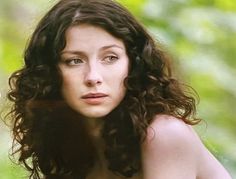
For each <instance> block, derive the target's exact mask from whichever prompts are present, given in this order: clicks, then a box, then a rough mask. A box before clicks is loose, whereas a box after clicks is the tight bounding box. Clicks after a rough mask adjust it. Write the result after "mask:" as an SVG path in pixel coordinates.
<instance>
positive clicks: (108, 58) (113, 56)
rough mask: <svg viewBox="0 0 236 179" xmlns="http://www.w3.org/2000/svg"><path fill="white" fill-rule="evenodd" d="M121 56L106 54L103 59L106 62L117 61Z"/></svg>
mask: <svg viewBox="0 0 236 179" xmlns="http://www.w3.org/2000/svg"><path fill="white" fill-rule="evenodd" d="M118 59H119V58H118V57H117V56H116V55H108V56H106V57H105V58H104V59H103V61H104V62H106V63H113V62H115V61H117V60H118Z"/></svg>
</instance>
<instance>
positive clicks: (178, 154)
mask: <svg viewBox="0 0 236 179" xmlns="http://www.w3.org/2000/svg"><path fill="white" fill-rule="evenodd" d="M142 157H143V172H144V179H164V178H165V179H223V178H224V179H231V177H230V175H229V174H228V172H227V171H226V170H225V169H224V167H223V166H222V165H221V164H220V163H219V162H218V161H217V160H216V158H215V157H214V156H213V155H212V154H211V153H210V152H209V151H208V150H207V149H206V147H205V146H204V145H203V143H202V142H201V140H200V139H199V137H198V136H197V134H196V133H195V131H194V130H193V129H192V128H191V126H189V125H186V124H185V123H184V122H183V121H181V120H179V119H176V118H174V117H171V116H167V115H158V116H156V118H155V120H154V121H153V123H152V124H151V125H150V127H149V129H148V136H147V139H146V141H145V143H144V144H143V146H142Z"/></svg>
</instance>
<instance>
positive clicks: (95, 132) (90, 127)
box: [84, 118, 104, 139]
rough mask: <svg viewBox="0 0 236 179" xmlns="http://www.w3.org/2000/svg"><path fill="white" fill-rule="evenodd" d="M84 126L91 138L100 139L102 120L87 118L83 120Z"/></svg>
mask: <svg viewBox="0 0 236 179" xmlns="http://www.w3.org/2000/svg"><path fill="white" fill-rule="evenodd" d="M84 124H85V126H86V128H87V131H88V133H89V135H91V137H92V138H94V139H97V138H100V137H101V130H102V128H103V124H104V119H103V118H96V119H94V118H87V119H84Z"/></svg>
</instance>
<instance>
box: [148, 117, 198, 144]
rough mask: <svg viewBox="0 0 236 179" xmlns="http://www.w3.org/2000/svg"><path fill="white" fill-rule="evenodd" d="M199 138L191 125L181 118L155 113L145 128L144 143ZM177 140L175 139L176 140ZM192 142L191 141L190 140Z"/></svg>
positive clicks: (172, 142) (184, 140) (183, 140)
mask: <svg viewBox="0 0 236 179" xmlns="http://www.w3.org/2000/svg"><path fill="white" fill-rule="evenodd" d="M194 139H195V140H197V141H198V140H199V139H198V136H197V134H196V133H195V131H194V130H193V129H192V126H190V125H188V124H186V123H185V122H184V121H182V120H181V119H178V118H175V117H173V116H169V115H156V116H155V118H154V120H153V122H152V123H151V124H150V126H149V127H148V129H147V138H146V140H145V144H152V143H155V142H162V141H163V142H164V141H169V142H171V143H169V144H170V145H171V144H174V143H176V142H177V143H178V144H179V142H181V141H182V142H186V141H188V140H191V141H192V140H194ZM176 140H177V141H176ZM192 142H193V141H192Z"/></svg>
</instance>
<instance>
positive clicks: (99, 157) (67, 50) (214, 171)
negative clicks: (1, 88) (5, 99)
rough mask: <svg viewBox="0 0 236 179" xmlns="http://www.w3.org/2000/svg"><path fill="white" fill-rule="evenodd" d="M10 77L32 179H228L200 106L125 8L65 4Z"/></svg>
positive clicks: (16, 129) (64, 0)
mask: <svg viewBox="0 0 236 179" xmlns="http://www.w3.org/2000/svg"><path fill="white" fill-rule="evenodd" d="M24 60H25V66H24V67H23V68H22V69H20V70H18V71H17V72H15V73H13V75H12V76H11V77H10V86H11V91H10V92H9V95H8V96H9V99H10V100H11V101H13V102H14V107H13V109H12V111H11V114H12V115H13V119H12V120H14V126H13V134H14V139H15V141H16V142H17V143H19V144H20V145H19V148H17V149H15V152H16V153H17V152H18V153H19V154H20V158H19V161H20V162H21V163H23V164H24V165H25V166H26V168H27V169H28V170H29V171H30V173H31V175H30V178H47V179H52V178H56V179H60V178H61V179H62V178H65V179H66V178H76V179H78V178H88V179H90V178H95V179H99V178H102V179H110V178H113V179H115V178H134V179H135V178H144V179H180V178H181V179H185V178H186V179H196V178H197V179H212V178H214V179H218V178H219V179H222V178H224V179H229V178H230V176H229V174H228V173H227V171H226V170H225V169H224V168H223V167H222V165H221V164H220V163H219V162H218V161H217V160H216V159H215V158H214V157H213V156H212V155H211V154H210V153H209V152H208V150H207V149H206V148H205V147H204V145H203V144H202V142H201V141H200V140H199V138H198V137H197V135H196V134H195V132H194V131H193V129H192V128H191V125H194V124H197V123H199V122H200V120H199V119H197V118H195V116H194V113H195V100H194V98H193V97H192V96H190V93H189V92H190V90H188V88H187V87H186V86H184V85H182V84H181V83H180V82H179V81H177V80H175V79H174V78H173V77H172V75H171V68H170V64H169V60H168V57H167V56H166V55H165V53H163V51H162V50H161V48H160V47H159V46H158V45H157V44H156V43H155V42H154V40H153V39H152V38H151V37H150V35H149V34H148V33H147V31H146V30H145V29H144V28H143V27H142V26H141V25H140V24H139V23H138V22H137V21H136V20H135V18H134V17H133V16H132V15H131V14H130V13H129V12H128V11H127V10H126V9H125V8H124V7H122V6H121V5H119V4H118V3H116V2H114V1H111V0H61V1H59V2H58V3H57V4H56V5H55V6H54V7H52V9H51V10H50V11H49V12H48V13H47V14H46V15H45V16H44V17H43V18H42V20H41V21H40V23H39V24H38V26H37V28H36V30H35V31H34V33H33V35H32V38H31V40H30V42H29V44H28V47H27V48H26V51H25V56H24Z"/></svg>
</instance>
